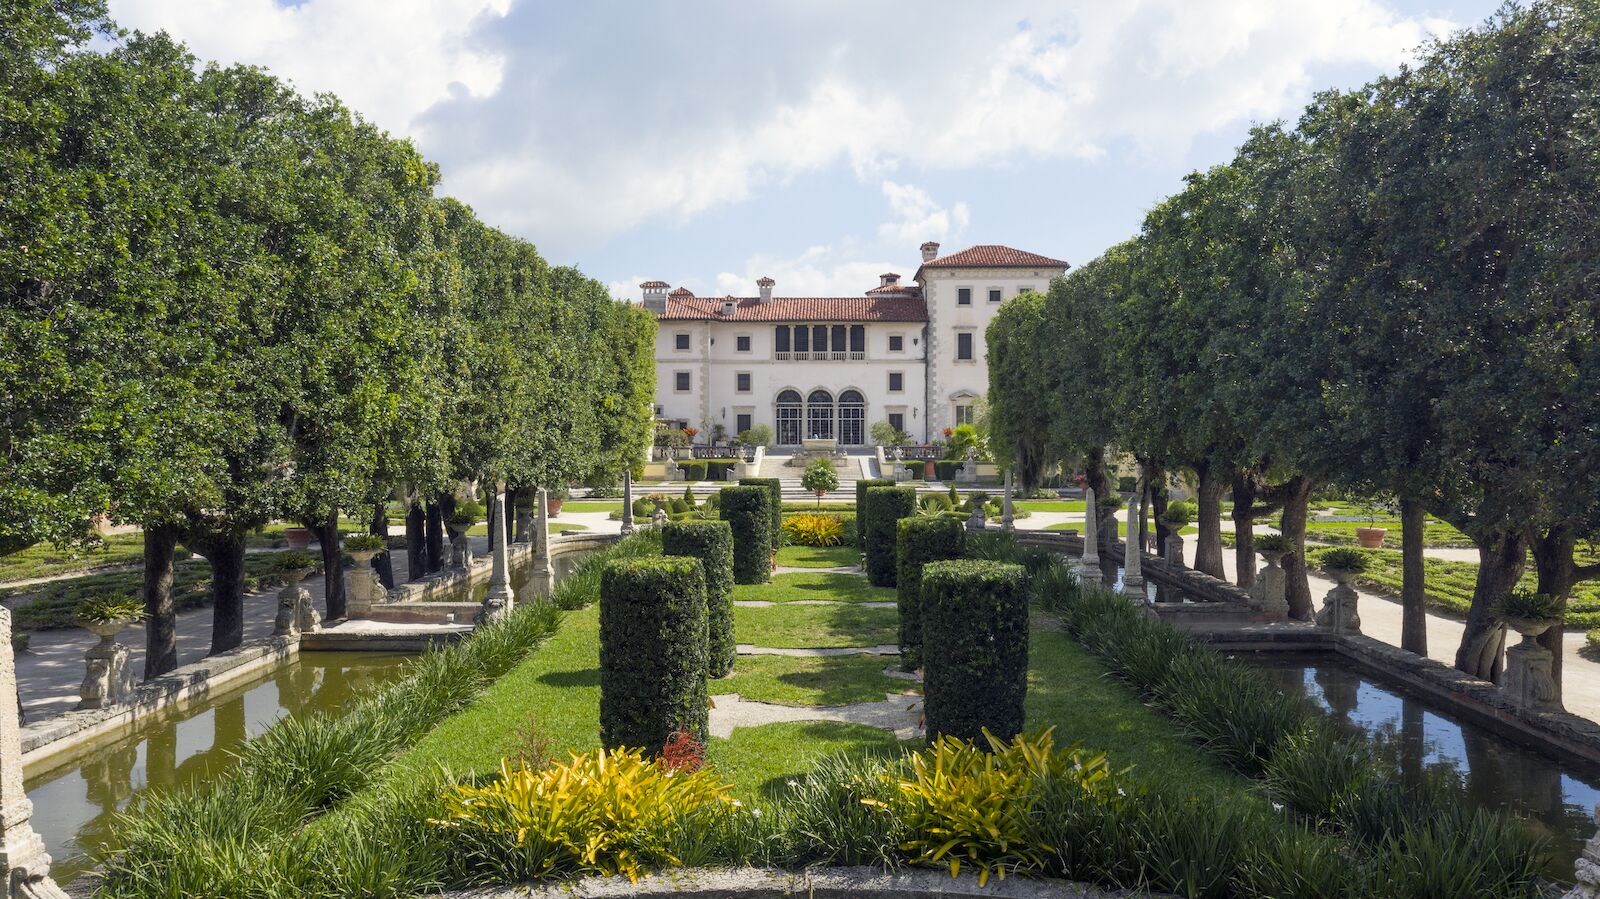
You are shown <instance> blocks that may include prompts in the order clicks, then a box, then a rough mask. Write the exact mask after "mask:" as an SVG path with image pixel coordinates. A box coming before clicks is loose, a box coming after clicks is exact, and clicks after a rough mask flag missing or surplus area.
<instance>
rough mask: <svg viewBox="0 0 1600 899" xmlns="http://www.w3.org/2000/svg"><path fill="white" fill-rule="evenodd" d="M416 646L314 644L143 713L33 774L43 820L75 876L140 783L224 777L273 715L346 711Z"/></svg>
mask: <svg viewBox="0 0 1600 899" xmlns="http://www.w3.org/2000/svg"><path fill="white" fill-rule="evenodd" d="M411 658H413V656H409V655H401V654H391V653H370V652H307V653H301V654H300V655H299V656H298V657H297V659H296V661H294V662H292V663H290V664H288V665H285V666H283V667H281V668H279V669H277V670H276V671H274V672H272V673H270V674H268V675H265V676H264V677H262V678H261V679H259V680H255V681H251V682H247V683H245V684H242V685H241V686H239V687H238V688H236V689H232V690H230V691H228V692H226V693H224V694H222V695H220V696H217V697H212V698H209V699H206V700H202V701H199V702H196V703H194V704H192V705H190V706H188V707H187V708H184V709H182V710H181V711H178V712H176V713H175V714H171V715H162V716H158V717H157V718H153V719H147V720H146V721H143V722H140V723H139V724H137V725H135V726H134V727H133V728H132V729H131V730H129V731H128V732H127V733H126V734H125V735H124V736H122V737H121V738H119V739H117V740H116V741H115V742H112V743H108V744H107V745H104V746H99V747H96V748H95V749H94V751H93V752H91V753H89V754H87V755H84V756H82V757H80V758H78V759H76V760H73V761H70V762H66V763H64V764H62V765H60V766H59V767H56V768H54V769H52V770H49V771H43V772H40V773H38V774H36V775H34V776H33V777H29V778H28V779H27V783H26V785H25V786H26V789H27V793H28V798H29V799H31V800H33V826H34V828H35V829H36V830H38V831H39V832H40V833H41V834H42V835H43V836H44V842H45V846H46V847H47V848H48V849H49V851H50V856H51V858H52V859H53V860H54V863H53V864H52V866H51V869H50V873H51V874H52V875H53V876H54V877H55V879H56V881H57V882H58V883H66V882H67V881H69V880H71V879H72V878H74V877H76V876H78V875H79V874H81V873H83V871H85V870H86V869H87V868H88V867H89V865H90V862H89V859H88V858H87V856H86V852H87V851H88V850H89V849H90V848H92V847H96V846H100V845H103V844H104V843H105V842H106V840H107V837H108V834H109V831H110V825H111V822H112V820H113V818H114V816H115V814H116V812H117V811H118V810H119V809H122V808H125V807H126V806H127V804H128V801H129V799H131V798H132V797H133V796H134V795H135V794H136V793H138V792H139V791H140V790H145V789H164V788H170V787H173V786H177V785H183V784H190V783H194V782H196V781H200V780H205V779H207V778H210V777H215V776H216V775H217V774H219V773H220V772H222V771H223V770H225V769H226V768H227V767H228V766H229V765H231V764H232V763H233V756H232V754H231V753H232V751H233V750H235V749H236V748H237V747H238V746H239V744H241V743H243V742H244V741H245V740H246V739H249V738H250V737H252V736H254V735H256V734H259V733H260V732H261V731H263V730H265V729H266V728H267V727H268V726H269V725H271V724H272V722H274V721H276V720H278V719H279V718H282V717H284V716H286V715H288V716H299V715H305V714H308V713H316V712H325V713H337V712H340V711H342V710H344V709H345V708H348V707H349V705H350V704H351V702H352V701H353V700H354V699H356V698H357V697H358V696H360V695H361V694H363V693H365V692H367V691H369V690H371V689H372V688H374V687H377V686H379V685H382V684H385V683H387V682H389V681H392V680H394V679H396V678H398V677H399V676H401V675H402V674H404V673H405V671H406V668H407V662H408V661H409V660H410V659H411Z"/></svg>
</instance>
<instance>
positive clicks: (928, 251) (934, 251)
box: [922, 240, 939, 262]
mask: <svg viewBox="0 0 1600 899" xmlns="http://www.w3.org/2000/svg"><path fill="white" fill-rule="evenodd" d="M938 258H939V244H938V243H937V242H936V241H932V240H930V241H928V242H927V243H925V244H923V245H922V261H923V262H932V261H933V260H935V259H938Z"/></svg>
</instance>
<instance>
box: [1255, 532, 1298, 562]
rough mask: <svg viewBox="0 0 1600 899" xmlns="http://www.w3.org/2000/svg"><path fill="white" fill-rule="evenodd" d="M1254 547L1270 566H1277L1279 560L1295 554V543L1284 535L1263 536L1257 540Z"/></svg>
mask: <svg viewBox="0 0 1600 899" xmlns="http://www.w3.org/2000/svg"><path fill="white" fill-rule="evenodd" d="M1252 545H1253V547H1254V548H1255V551H1256V552H1258V553H1260V554H1261V555H1262V557H1264V558H1265V559H1266V560H1267V564H1269V565H1276V564H1277V563H1278V560H1279V559H1281V558H1283V557H1284V556H1287V555H1288V554H1290V553H1292V552H1294V541H1292V540H1290V539H1289V538H1288V537H1285V536H1283V535H1282V534H1262V535H1261V536H1259V537H1257V538H1255V540H1254V541H1253V542H1252Z"/></svg>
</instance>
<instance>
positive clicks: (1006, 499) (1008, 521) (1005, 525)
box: [1000, 468, 1014, 531]
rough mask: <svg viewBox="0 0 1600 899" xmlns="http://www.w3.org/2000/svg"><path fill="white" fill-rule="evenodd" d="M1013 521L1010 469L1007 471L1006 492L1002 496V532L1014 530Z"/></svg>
mask: <svg viewBox="0 0 1600 899" xmlns="http://www.w3.org/2000/svg"><path fill="white" fill-rule="evenodd" d="M1012 521H1013V519H1012V515H1011V469H1009V468H1008V469H1006V486H1005V492H1003V493H1002V494H1001V495H1000V530H1002V531H1009V530H1012V529H1013V527H1014V525H1013V524H1012Z"/></svg>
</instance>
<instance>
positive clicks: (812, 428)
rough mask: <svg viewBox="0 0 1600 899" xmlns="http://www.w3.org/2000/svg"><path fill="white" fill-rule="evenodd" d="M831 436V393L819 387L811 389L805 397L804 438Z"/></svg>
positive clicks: (827, 437)
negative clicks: (809, 393)
mask: <svg viewBox="0 0 1600 899" xmlns="http://www.w3.org/2000/svg"><path fill="white" fill-rule="evenodd" d="M832 438H833V394H831V393H829V392H828V391H826V390H822V389H820V388H819V389H817V390H813V391H811V395H810V396H808V397H806V439H808V440H830V439H832Z"/></svg>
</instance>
